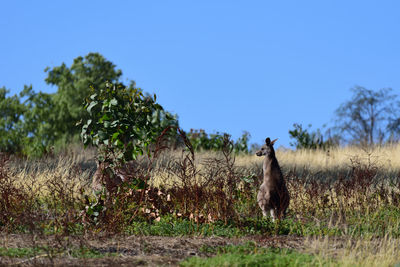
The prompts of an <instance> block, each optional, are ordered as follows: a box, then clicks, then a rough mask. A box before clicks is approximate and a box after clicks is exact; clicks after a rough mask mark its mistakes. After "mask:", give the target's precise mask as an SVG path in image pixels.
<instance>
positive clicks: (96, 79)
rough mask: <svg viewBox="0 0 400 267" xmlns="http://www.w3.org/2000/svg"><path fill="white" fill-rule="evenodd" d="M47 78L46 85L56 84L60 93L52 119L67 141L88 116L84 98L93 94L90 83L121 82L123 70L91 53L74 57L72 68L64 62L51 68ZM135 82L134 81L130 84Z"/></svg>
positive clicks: (56, 132) (98, 86)
mask: <svg viewBox="0 0 400 267" xmlns="http://www.w3.org/2000/svg"><path fill="white" fill-rule="evenodd" d="M45 71H46V72H47V73H48V76H47V78H46V79H45V81H46V83H47V84H50V85H54V86H57V92H56V93H55V94H54V95H53V104H54V107H53V112H52V114H51V121H52V123H54V127H53V130H54V135H55V138H56V139H65V141H68V140H69V139H71V138H72V137H73V136H75V135H77V134H79V131H80V130H79V128H78V127H76V126H75V125H76V123H77V122H78V121H79V120H80V119H81V118H83V119H84V120H86V119H87V118H88V114H87V112H85V110H84V108H83V106H84V101H85V98H87V97H88V96H89V94H90V86H92V87H93V88H96V90H103V89H105V82H106V81H109V82H111V83H119V82H118V81H119V79H120V78H121V75H122V71H121V70H119V69H116V66H115V65H114V64H113V63H112V62H110V61H108V60H106V59H105V58H104V57H103V56H102V55H100V54H99V53H89V54H88V55H86V56H85V57H77V58H75V59H74V62H73V64H72V65H71V67H67V66H66V65H65V63H63V64H61V66H57V67H54V68H52V69H50V68H49V67H47V68H46V69H45ZM133 86H134V83H133V82H131V87H133Z"/></svg>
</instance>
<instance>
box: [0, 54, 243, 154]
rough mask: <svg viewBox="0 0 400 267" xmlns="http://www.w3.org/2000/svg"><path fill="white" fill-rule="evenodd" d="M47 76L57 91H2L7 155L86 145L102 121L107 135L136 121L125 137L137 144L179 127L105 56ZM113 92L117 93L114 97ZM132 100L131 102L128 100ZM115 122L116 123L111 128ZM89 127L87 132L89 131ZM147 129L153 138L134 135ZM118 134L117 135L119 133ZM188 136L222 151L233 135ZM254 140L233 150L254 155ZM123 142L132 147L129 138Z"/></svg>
mask: <svg viewBox="0 0 400 267" xmlns="http://www.w3.org/2000/svg"><path fill="white" fill-rule="evenodd" d="M45 72H46V73H47V77H46V79H45V81H46V83H47V84H48V85H52V86H55V87H57V91H56V92H55V93H43V92H40V91H39V92H36V91H34V90H33V88H32V86H24V89H23V90H22V91H21V92H20V93H19V94H15V95H12V96H9V95H8V94H9V90H7V88H5V87H3V88H0V115H1V116H0V151H1V152H6V153H13V154H19V155H23V156H34V157H37V156H41V155H43V154H46V153H50V152H51V151H52V150H53V149H56V150H57V149H61V148H63V147H65V146H68V145H69V144H70V143H71V142H80V139H81V138H83V137H86V138H89V137H90V134H89V135H86V136H85V134H84V132H85V129H88V128H89V129H90V127H93V125H94V124H95V121H94V119H95V120H97V121H96V123H98V124H101V125H102V126H104V125H106V126H107V127H106V128H104V129H106V130H107V131H108V130H117V129H118V131H119V132H120V131H122V128H123V125H124V123H125V124H126V125H128V124H127V123H126V121H125V122H124V121H123V120H130V121H129V127H131V129H130V130H131V135H132V136H128V135H127V136H125V137H124V138H131V139H135V140H147V139H148V140H150V139H151V138H150V137H152V138H153V139H154V138H155V137H156V136H158V135H160V134H161V133H162V131H163V129H165V128H166V127H168V126H174V127H175V128H177V127H179V122H178V116H177V115H173V114H170V113H169V112H167V111H165V110H164V109H163V108H162V106H161V105H160V104H157V103H156V99H155V96H154V98H153V100H152V101H150V99H152V96H150V95H149V94H146V93H145V92H143V90H142V89H140V88H137V87H136V86H135V82H134V81H129V83H128V84H123V83H122V82H121V77H122V71H121V70H120V69H117V68H116V66H115V65H114V64H113V63H112V62H110V61H108V60H106V59H105V58H104V57H103V56H102V55H100V54H99V53H89V54H88V55H86V56H85V57H77V58H75V59H74V61H73V64H72V65H71V66H70V67H68V66H67V65H66V64H65V63H63V64H61V65H60V66H57V67H53V68H49V67H47V68H46V69H45ZM116 92H118V93H116ZM113 93H114V94H115V95H111V94H113ZM129 96H130V97H131V100H130V101H129V99H125V98H126V97H128V98H129ZM118 97H120V98H121V99H119V100H120V102H119V103H117V104H116V105H113V104H115V103H114V102H111V103H108V102H107V101H111V100H112V101H116V99H117V98H118ZM133 100H135V101H139V102H137V103H136V102H135V105H142V107H143V109H148V108H149V107H150V106H149V103H150V102H152V103H153V104H154V105H153V106H152V107H151V110H150V111H151V112H150V113H146V112H145V113H143V112H142V111H143V110H139V109H135V108H132V107H133V106H134V105H133V102H132V101H133ZM149 101H150V102H149ZM100 102H101V105H100V104H99V103H100ZM139 103H141V104H139ZM85 104H86V106H85ZM88 105H92V106H88ZM107 105H108V106H107ZM94 107H96V108H94ZM107 107H108V108H109V112H108V113H107V114H106V113H104V109H106V108H107ZM111 107H114V109H112V108H111ZM92 109H93V110H92ZM118 109H119V110H120V111H121V110H122V111H125V112H128V113H127V114H130V116H131V117H127V116H125V117H123V116H122V117H118V116H116V114H117V113H115V114H114V113H113V112H114V111H115V112H118ZM132 111H134V112H132ZM96 114H97V115H98V114H103V115H102V116H104V117H101V118H98V117H96ZM113 114H114V115H115V116H114V117H115V121H110V120H107V116H112V115H113ZM141 116H142V117H141ZM94 117H95V118H94ZM110 118H111V117H110ZM132 118H135V119H132ZM88 122H89V124H88ZM113 122H114V124H111V123H113ZM91 123H93V124H91ZM108 123H110V124H108ZM85 125H86V128H85V127H83V126H85ZM111 126H115V127H114V128H112V127H111ZM144 126H146V127H147V126H149V127H150V126H151V129H150V128H148V129H147V132H143V133H142V134H145V135H148V138H147V137H144V136H142V137H138V136H137V135H138V134H140V133H139V132H140V131H137V132H136V133H134V132H135V129H139V128H140V127H141V128H143V127H144ZM110 127H111V128H110ZM127 127H128V126H127ZM129 127H128V128H129ZM144 128H145V127H144ZM104 129H103V130H104ZM118 131H116V132H115V134H116V135H117V132H118ZM103 134H104V132H103V131H102V130H100V132H98V136H97V137H96V136H92V137H90V138H94V140H92V141H94V142H96V140H100V139H99V138H100V137H101V136H102V135H103ZM135 134H136V136H135ZM187 137H188V140H190V141H191V142H192V143H193V147H194V149H195V150H209V149H214V150H218V149H220V148H221V146H222V145H223V140H224V138H227V137H230V136H229V135H228V134H226V133H217V134H211V135H210V134H207V133H205V132H204V131H203V130H191V131H190V132H189V133H187ZM96 138H97V139H96ZM169 138H170V141H171V143H173V144H171V145H175V146H176V145H177V143H179V142H180V140H179V136H178V135H177V134H172V136H170V137H169ZM174 138H175V139H174ZM248 139H249V134H248V133H244V134H243V136H242V137H241V138H239V139H238V140H237V141H236V142H232V146H233V149H234V150H235V151H236V152H248ZM83 141H87V140H83ZM123 143H125V144H126V143H127V140H124V142H123ZM135 147H136V146H135Z"/></svg>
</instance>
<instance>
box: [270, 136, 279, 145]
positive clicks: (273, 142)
mask: <svg viewBox="0 0 400 267" xmlns="http://www.w3.org/2000/svg"><path fill="white" fill-rule="evenodd" d="M276 140H278V138H276V139H275V140H273V141H272V142H271V146H272V145H274V144H275V142H276Z"/></svg>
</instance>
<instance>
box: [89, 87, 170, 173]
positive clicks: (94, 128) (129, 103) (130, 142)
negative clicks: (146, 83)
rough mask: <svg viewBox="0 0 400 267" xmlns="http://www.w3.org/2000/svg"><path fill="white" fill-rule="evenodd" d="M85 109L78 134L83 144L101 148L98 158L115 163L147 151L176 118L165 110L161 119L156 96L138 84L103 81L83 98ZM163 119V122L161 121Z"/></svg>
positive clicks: (113, 164) (121, 162) (120, 162)
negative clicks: (135, 85)
mask: <svg viewBox="0 0 400 267" xmlns="http://www.w3.org/2000/svg"><path fill="white" fill-rule="evenodd" d="M85 109H86V111H87V112H88V114H89V118H88V120H87V121H86V123H85V124H84V125H83V126H82V132H81V137H82V140H83V142H84V144H85V145H89V144H92V145H94V146H96V147H98V148H99V149H100V152H101V153H100V157H101V158H100V161H106V162H108V163H110V164H112V166H118V165H121V164H123V163H124V162H126V161H129V160H132V159H136V157H137V156H138V155H142V154H144V153H147V154H148V155H150V147H151V144H153V143H154V142H155V140H156V138H157V137H158V136H159V135H160V134H161V132H162V131H163V130H164V127H168V126H170V125H172V126H175V125H176V120H175V118H173V117H172V116H169V115H168V114H167V113H162V114H164V115H165V118H164V119H163V120H161V119H160V116H161V115H160V112H161V111H163V108H162V107H161V105H159V104H157V103H156V96H155V95H154V97H151V96H149V95H144V94H143V92H142V90H141V89H139V88H131V87H124V86H122V85H117V86H115V85H112V84H111V83H108V82H107V83H106V85H105V87H103V88H100V89H99V90H97V89H96V88H94V87H93V86H92V95H91V96H90V97H88V98H87V99H86V105H85ZM161 121H162V123H160V122H161Z"/></svg>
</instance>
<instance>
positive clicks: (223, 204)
mask: <svg viewBox="0 0 400 267" xmlns="http://www.w3.org/2000/svg"><path fill="white" fill-rule="evenodd" d="M276 155H277V158H278V160H279V162H280V165H281V167H282V171H283V174H284V177H285V179H286V180H287V183H288V188H289V191H290V195H291V203H290V206H289V212H288V215H287V217H286V218H285V219H283V220H281V221H278V222H276V223H272V222H271V221H270V220H269V219H263V218H262V216H261V213H260V210H259V208H258V207H257V204H256V201H255V196H256V193H257V190H258V187H259V185H260V183H261V179H262V167H261V164H262V159H261V158H259V157H256V156H255V155H244V154H243V155H237V156H235V155H233V154H232V153H230V151H229V150H226V151H223V152H219V153H216V152H200V153H195V154H192V153H190V151H164V152H163V153H162V154H161V155H159V157H157V158H156V159H154V161H149V160H148V159H146V158H142V159H139V164H137V166H136V167H135V169H132V176H131V178H130V180H129V181H130V182H129V183H126V184H124V185H123V186H122V187H120V188H119V189H118V190H116V191H115V192H104V191H103V192H93V190H92V189H91V185H90V184H91V177H92V175H93V173H94V171H95V169H96V164H95V161H94V157H95V152H94V151H93V150H82V149H80V148H79V147H76V146H74V147H71V148H70V149H69V150H68V151H65V152H63V153H60V154H58V155H52V156H48V157H46V158H43V159H40V160H23V159H17V158H13V157H10V158H8V157H6V156H4V155H3V156H2V157H1V161H0V229H1V236H0V242H1V243H0V244H1V245H0V263H2V264H12V263H17V264H18V263H21V262H23V263H24V264H25V263H26V262H36V263H38V264H46V263H53V264H56V265H57V264H59V265H65V264H76V263H79V264H80V263H82V262H85V264H88V265H97V264H99V263H121V264H129V262H130V263H133V262H136V263H138V262H139V263H140V262H142V263H143V264H149V265H159V264H172V265H179V264H181V265H183V266H235V264H236V266H261V265H263V264H264V265H265V263H266V262H269V263H273V264H272V265H271V266H304V265H312V266H394V265H395V264H397V263H399V262H400V251H399V249H398V248H399V247H400V146H398V145H397V146H388V147H377V148H374V149H361V148H354V147H348V148H338V149H330V150H329V151H322V150H321V151H319V150H316V151H312V150H304V151H302V150H299V151H291V150H283V149H278V150H277V151H276ZM140 180H146V184H147V186H145V189H143V186H144V185H142V184H140V183H138V181H140ZM142 237H147V238H145V239H144V240H146V241H148V242H147V243H146V242H144V241H143V240H142V241H138V240H139V239H140V238H142ZM133 240H134V241H133ZM140 240H141V239H140ZM216 240H217V241H216ZM135 242H136V243H135ZM135 244H136V245H135ZM137 244H140V246H137ZM143 244H147V245H143ZM171 244H173V245H171ZM135 246H136V248H137V249H136V248H135ZM264 265H263V266H264Z"/></svg>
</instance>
